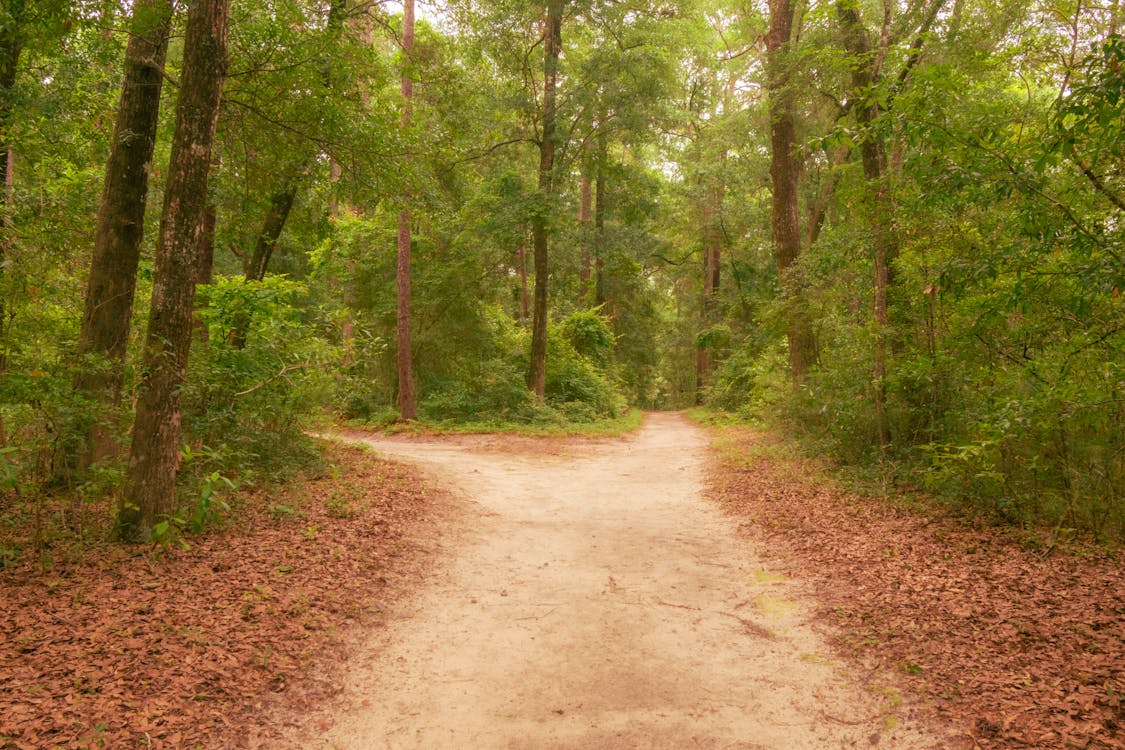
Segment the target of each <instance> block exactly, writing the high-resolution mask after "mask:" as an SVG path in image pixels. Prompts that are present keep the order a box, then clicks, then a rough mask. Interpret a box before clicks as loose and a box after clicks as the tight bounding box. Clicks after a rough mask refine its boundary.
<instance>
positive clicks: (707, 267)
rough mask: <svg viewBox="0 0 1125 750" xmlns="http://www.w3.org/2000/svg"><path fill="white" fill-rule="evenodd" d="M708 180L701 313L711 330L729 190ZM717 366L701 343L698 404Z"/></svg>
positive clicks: (715, 313)
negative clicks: (724, 215) (726, 195)
mask: <svg viewBox="0 0 1125 750" xmlns="http://www.w3.org/2000/svg"><path fill="white" fill-rule="evenodd" d="M708 179H709V178H704V181H703V186H702V191H703V195H702V196H701V197H700V204H699V209H700V211H699V214H700V223H701V225H702V226H701V228H702V241H703V300H702V304H701V305H700V316H699V318H700V321H699V322H700V328H701V330H707V329H708V328H710V327H711V326H713V325H714V324H715V323H716V322H717V320H718V299H717V294H718V291H719V277H720V268H721V265H720V264H721V262H722V248H723V226H722V211H723V197H724V195H725V193H726V190H725V189H724V187H723V182H722V178H721V177H719V178H718V180H717V182H708ZM710 179H713V178H710ZM713 369H714V361H713V357H712V356H711V350H710V349H709V348H708V347H707V346H703V345H701V346H698V347H697V348H696V358H695V399H696V403H702V402H703V390H704V388H706V387H707V385H708V383H709V382H710V379H711V371H712V370H713Z"/></svg>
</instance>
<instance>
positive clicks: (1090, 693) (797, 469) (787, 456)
mask: <svg viewBox="0 0 1125 750" xmlns="http://www.w3.org/2000/svg"><path fill="white" fill-rule="evenodd" d="M709 429H710V430H711V432H712V436H713V438H714V441H715V445H716V448H717V451H718V454H719V457H718V458H717V464H716V466H715V469H714V470H713V471H712V472H711V476H710V480H709V488H708V492H709V494H710V496H711V497H712V498H713V499H714V500H715V501H716V502H718V503H719V504H720V505H721V506H722V508H723V509H724V510H725V511H726V512H727V513H729V514H730V515H731V516H733V517H734V518H736V519H738V520H739V521H740V522H741V525H742V529H743V530H744V532H745V533H746V534H747V535H748V536H749V537H750V538H751V539H753V540H754V541H755V542H756V543H757V546H758V549H759V552H760V554H762V555H764V556H766V558H767V560H769V562H770V563H771V564H772V565H773V566H775V568H776V569H777V570H779V571H781V572H784V573H785V574H787V575H792V576H794V577H799V578H802V579H805V580H809V581H811V582H812V583H813V584H814V586H815V590H816V594H817V597H816V600H817V601H818V603H819V604H818V607H819V609H818V614H819V616H820V618H821V620H822V621H823V622H824V623H825V625H826V626H828V627H829V628H830V629H831V631H832V632H834V633H837V636H836V637H835V644H836V646H837V648H838V649H839V650H840V651H841V652H842V653H844V654H845V655H847V656H848V657H849V658H850V660H851V661H852V662H853V663H854V664H855V665H857V666H858V667H860V668H861V669H862V673H863V674H865V675H866V679H867V681H868V682H869V684H870V687H872V689H874V690H876V691H877V692H881V693H882V694H884V695H886V696H888V699H889V700H895V701H898V700H910V701H913V702H915V703H917V704H919V705H922V706H925V707H927V708H928V709H929V710H932V711H933V713H934V714H935V715H936V716H938V717H941V718H943V719H946V720H948V721H950V722H951V723H952V724H953V725H954V726H956V727H957V728H958V731H959V732H960V736H961V737H962V738H963V739H964V740H965V743H966V744H965V746H966V747H967V748H973V749H979V750H1000V749H1002V748H1003V749H1009V748H1027V747H1034V748H1040V749H1041V750H1054V749H1056V748H1058V749H1060V750H1061V749H1062V748H1089V749H1090V750H1094V749H1098V750H1109V748H1120V747H1121V746H1122V742H1123V741H1125V729H1123V725H1125V709H1123V707H1122V700H1121V696H1122V693H1123V692H1125V641H1123V640H1122V638H1121V633H1122V632H1125V572H1123V571H1125V554H1123V552H1122V550H1121V549H1112V548H1109V547H1106V546H1104V545H1097V544H1094V543H1093V542H1090V541H1086V540H1083V539H1082V538H1081V537H1078V536H1074V535H1068V536H1062V537H1060V536H1057V535H1052V534H1051V533H1050V532H1038V531H1036V532H1031V531H1028V530H1021V529H1017V528H1013V527H1011V526H998V525H994V524H993V523H991V522H989V520H988V519H987V518H986V517H983V516H976V517H972V516H969V515H966V514H964V513H958V512H954V511H953V510H951V509H950V508H949V507H948V506H942V505H939V504H936V503H930V502H927V501H925V500H924V499H919V498H913V499H910V498H898V499H895V498H893V497H892V498H886V499H884V498H878V497H874V496H870V495H862V494H857V493H855V492H853V491H848V490H846V489H843V488H842V487H841V486H840V483H839V482H838V481H837V479H834V478H833V471H832V470H831V469H828V468H827V467H826V466H825V465H824V463H823V462H817V461H814V460H812V459H809V458H806V457H802V456H801V455H800V452H799V451H796V450H794V449H793V444H792V442H791V441H789V440H788V439H785V438H781V437H779V436H778V435H777V434H775V433H770V432H769V431H766V430H759V429H755V428H751V427H747V426H740V425H725V426H714V425H713V426H711V427H710V428H709ZM837 476H838V475H837ZM899 691H902V692H901V693H900V692H899Z"/></svg>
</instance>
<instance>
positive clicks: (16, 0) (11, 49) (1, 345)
mask: <svg viewBox="0 0 1125 750" xmlns="http://www.w3.org/2000/svg"><path fill="white" fill-rule="evenodd" d="M24 9H25V3H24V0H9V2H8V3H7V4H6V8H5V10H6V11H7V13H6V14H5V17H4V18H3V19H2V20H3V25H0V170H2V171H3V175H2V177H3V179H0V379H3V378H4V375H5V373H6V372H7V369H8V358H7V355H6V354H5V352H6V351H7V344H6V337H7V329H8V315H9V311H8V309H7V308H6V306H5V304H4V299H5V294H4V289H3V286H2V283H3V280H4V268H5V266H6V265H7V256H8V251H9V249H10V244H11V241H10V238H9V235H8V233H9V229H10V226H9V222H8V212H9V211H10V209H11V207H10V206H9V201H10V200H11V194H12V176H13V170H12V166H13V164H12V163H13V161H14V160H13V154H14V149H13V147H12V142H11V125H12V99H13V96H12V90H13V89H14V88H15V85H16V73H17V71H18V70H19V62H20V55H21V54H22V53H23V44H24V38H23V14H24ZM6 443H7V436H6V434H5V430H4V418H3V415H2V414H0V448H2V447H4V445H6Z"/></svg>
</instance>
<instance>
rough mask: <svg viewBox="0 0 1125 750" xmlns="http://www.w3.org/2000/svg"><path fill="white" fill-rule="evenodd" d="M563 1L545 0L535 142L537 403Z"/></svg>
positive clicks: (542, 388) (542, 373) (532, 382)
mask: <svg viewBox="0 0 1125 750" xmlns="http://www.w3.org/2000/svg"><path fill="white" fill-rule="evenodd" d="M562 10H563V0H547V17H546V23H545V29H544V32H545V34H544V35H545V39H544V47H543V132H542V134H541V137H540V140H539V199H540V201H541V205H540V206H539V210H537V211H536V212H535V218H534V220H533V221H532V223H531V234H532V248H533V253H534V258H533V263H534V267H535V300H534V308H533V311H532V323H531V366H530V368H529V371H528V375H527V385H528V387H529V388H530V389H531V391H532V392H533V393H534V394H535V397H536V398H537V399H538V400H539V402H540V403H542V402H543V400H544V399H545V398H546V394H547V276H548V268H547V212H548V211H549V210H550V206H551V203H552V201H551V198H552V196H553V194H554V171H555V127H556V123H555V118H556V116H557V111H556V109H557V92H556V90H555V89H556V86H557V84H558V71H559V54H560V51H561V49H562Z"/></svg>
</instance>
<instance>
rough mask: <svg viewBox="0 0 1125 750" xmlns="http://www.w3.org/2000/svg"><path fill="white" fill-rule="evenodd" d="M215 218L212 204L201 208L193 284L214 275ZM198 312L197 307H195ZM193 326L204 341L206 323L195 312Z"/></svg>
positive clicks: (205, 281) (204, 281)
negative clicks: (197, 255)
mask: <svg viewBox="0 0 1125 750" xmlns="http://www.w3.org/2000/svg"><path fill="white" fill-rule="evenodd" d="M216 219H217V216H216V213H215V206H214V204H210V203H209V204H208V205H207V208H205V209H204V210H203V225H202V226H201V227H200V228H199V250H198V253H199V265H198V266H197V267H196V270H195V285H196V286H197V287H198V286H199V285H201V284H210V283H211V281H212V280H213V278H214V275H215V221H216ZM196 312H197V313H198V308H197V309H196ZM192 326H193V327H194V328H195V337H196V338H197V339H199V340H200V341H203V342H206V341H207V340H208V338H209V333H208V331H207V323H206V322H205V321H204V320H203V319H202V318H200V317H199V315H198V314H197V315H196V316H195V317H194V318H193V319H192Z"/></svg>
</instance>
